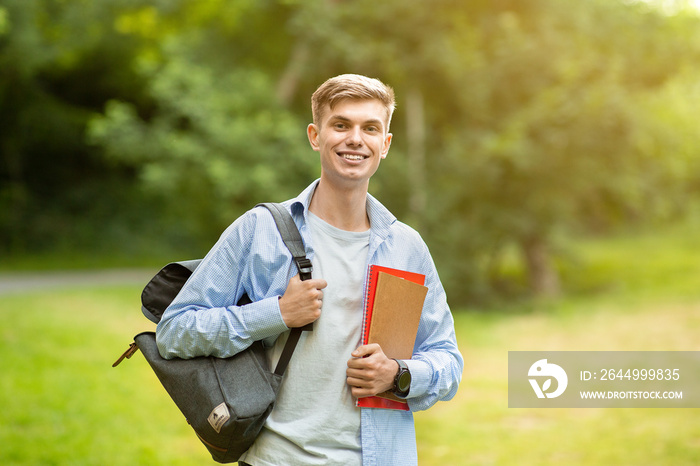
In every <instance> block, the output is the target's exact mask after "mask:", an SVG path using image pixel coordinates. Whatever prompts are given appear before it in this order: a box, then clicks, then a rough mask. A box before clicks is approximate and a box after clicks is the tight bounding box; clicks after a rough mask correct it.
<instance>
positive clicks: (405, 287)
mask: <svg viewBox="0 0 700 466" xmlns="http://www.w3.org/2000/svg"><path fill="white" fill-rule="evenodd" d="M427 293H428V287H426V286H423V285H419V284H417V283H413V282H412V281H409V280H405V279H403V278H400V277H397V276H395V275H391V274H388V273H385V272H379V276H378V277H377V291H376V294H375V297H374V306H373V309H372V321H371V322H370V325H369V336H368V338H367V342H368V343H379V346H381V347H382V351H384V354H386V355H387V357H390V358H393V359H411V356H413V345H414V344H415V342H416V334H417V333H418V323H419V322H420V315H421V312H422V311H423V302H424V301H425V296H426V294H427Z"/></svg>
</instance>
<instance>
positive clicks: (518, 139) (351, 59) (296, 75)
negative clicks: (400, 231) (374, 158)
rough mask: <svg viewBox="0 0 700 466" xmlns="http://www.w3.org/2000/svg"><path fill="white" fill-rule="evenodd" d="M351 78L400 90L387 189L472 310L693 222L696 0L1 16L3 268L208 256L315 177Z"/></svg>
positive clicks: (259, 0)
mask: <svg viewBox="0 0 700 466" xmlns="http://www.w3.org/2000/svg"><path fill="white" fill-rule="evenodd" d="M345 72H354V73H361V74H366V75H369V76H373V77H377V78H380V79H381V80H383V81H385V82H387V83H389V84H390V85H392V86H393V87H394V88H395V89H396V92H397V96H398V110H397V112H396V116H395V119H394V121H393V126H392V132H393V133H394V134H395V138H394V144H393V145H392V152H391V156H390V157H389V158H388V159H387V160H386V163H385V164H383V166H382V168H381V170H380V171H379V173H378V174H377V175H376V179H375V180H373V182H372V184H371V192H372V193H373V194H375V195H376V196H377V197H379V198H380V199H381V200H382V201H383V202H384V203H385V204H386V205H387V206H388V207H389V208H390V209H391V210H392V211H393V212H395V214H396V215H397V216H398V217H399V218H400V219H403V220H404V221H406V222H407V223H409V224H411V225H413V226H414V227H416V228H418V229H419V230H420V231H421V232H422V233H423V236H424V237H425V239H426V241H427V243H428V244H429V246H430V247H431V249H432V251H433V254H434V256H435V260H436V262H437V263H438V266H439V269H440V271H441V275H442V277H443V281H445V284H446V287H447V289H448V292H449V296H450V298H451V300H452V302H453V303H454V305H457V306H464V305H468V304H472V303H477V304H483V303H487V302H489V301H490V300H492V299H494V297H496V296H498V297H499V299H503V298H506V299H508V298H510V297H518V296H523V295H538V296H556V295H558V294H559V293H561V292H562V291H563V290H565V289H566V287H567V286H569V285H570V286H577V285H581V283H574V282H572V281H567V277H566V276H562V275H563V274H564V273H565V270H568V269H570V267H569V266H570V265H571V264H570V262H571V261H572V260H575V258H573V257H571V256H570V255H567V246H568V245H567V242H568V240H570V239H571V238H572V237H575V236H576V235H591V234H593V235H604V234H606V233H609V232H611V231H614V230H619V229H620V228H638V227H640V226H648V225H655V224H660V223H667V222H675V221H679V220H683V219H686V218H688V217H689V216H692V215H695V216H697V212H698V201H699V200H700V144H699V143H700V131H698V126H697V110H696V109H697V108H699V107H700V105H699V104H700V80H699V79H700V78H699V76H700V18H699V17H698V10H697V9H695V8H694V7H693V3H691V2H683V1H663V2H651V1H650V2H643V1H633V0H626V1H625V0H614V1H611V0H586V1H580V2H562V1H556V0H529V1H521V0H493V1H471V2H460V1H454V0H439V1H432V2H424V1H418V0H415V1H414V0H402V1H384V2H379V3H378V2H370V1H363V0H360V1H352V2H348V1H334V0H310V1H295V0H279V1H273V0H237V1H231V0H207V1H188V0H167V1H166V0H100V1H97V0H3V2H2V4H0V156H1V159H0V254H1V255H2V256H3V257H5V258H7V260H8V261H9V262H8V264H10V263H12V261H13V260H16V259H17V258H25V259H26V257H27V256H33V257H35V258H37V257H38V258H39V259H40V260H37V261H34V262H32V264H35V263H39V264H41V262H42V260H41V259H42V258H43V259H46V258H47V256H49V257H53V258H54V259H55V258H57V257H58V258H59V259H60V260H59V261H58V262H60V263H61V265H62V266H70V263H71V262H76V261H77V262H78V263H80V262H81V261H82V263H84V262H85V261H86V260H88V261H102V263H105V264H110V263H112V264H122V265H129V264H139V263H141V264H142V263H144V261H147V260H151V259H155V258H157V259H158V260H160V259H162V258H163V257H172V255H173V254H176V255H177V256H179V257H191V256H193V255H194V256H201V255H202V254H204V253H205V252H206V251H207V250H208V247H209V246H210V245H211V244H213V242H214V241H215V240H216V238H217V237H218V235H219V234H220V233H221V231H222V230H223V229H224V228H225V227H226V226H228V225H229V224H230V223H231V221H232V220H233V219H235V218H236V217H237V216H238V215H240V214H241V213H242V212H244V211H245V210H247V209H249V208H250V207H252V206H253V205H255V204H256V203H258V202H261V201H281V200H284V199H287V198H289V197H292V196H294V195H296V194H297V193H298V192H300V191H301V190H302V189H303V188H304V187H305V186H307V184H308V183H309V182H310V181H311V180H313V179H315V178H316V177H317V176H318V175H319V168H318V166H319V164H318V161H317V160H316V158H315V154H314V153H313V152H312V151H311V150H310V149H309V147H308V143H307V142H306V136H305V126H306V124H307V123H308V122H310V120H311V114H310V108H309V107H310V103H309V99H310V95H311V93H312V92H313V91H314V90H315V89H316V87H317V86H318V85H319V84H320V83H322V82H323V81H324V80H325V79H326V78H328V77H330V76H333V75H336V74H340V73H345ZM71 258H72V259H71ZM20 262H22V261H20ZM44 262H45V263H46V264H48V263H50V262H51V261H49V260H48V259H46V260H45V261H44ZM54 262H56V261H54ZM25 263H26V260H25ZM569 278H570V277H569Z"/></svg>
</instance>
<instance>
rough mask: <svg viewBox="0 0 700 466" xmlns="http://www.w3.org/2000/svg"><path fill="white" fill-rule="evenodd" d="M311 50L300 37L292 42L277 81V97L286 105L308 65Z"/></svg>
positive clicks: (292, 96)
mask: <svg viewBox="0 0 700 466" xmlns="http://www.w3.org/2000/svg"><path fill="white" fill-rule="evenodd" d="M310 57H311V52H310V49H309V44H308V42H307V41H306V40H303V39H300V40H298V41H297V43H296V44H294V48H293V49H292V52H291V54H290V56H289V61H288V62H287V66H286V67H285V68H284V72H283V73H282V76H281V77H280V79H279V81H277V98H278V99H279V101H280V102H282V104H283V105H284V106H288V105H289V104H290V102H291V101H292V99H293V98H294V94H295V93H296V91H297V88H298V87H299V81H300V80H301V77H302V75H303V73H304V70H305V69H306V67H307V66H308V65H309V58H310Z"/></svg>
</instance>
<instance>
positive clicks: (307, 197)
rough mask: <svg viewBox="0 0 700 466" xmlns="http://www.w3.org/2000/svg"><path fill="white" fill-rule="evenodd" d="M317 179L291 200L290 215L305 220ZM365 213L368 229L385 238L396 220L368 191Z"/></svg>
mask: <svg viewBox="0 0 700 466" xmlns="http://www.w3.org/2000/svg"><path fill="white" fill-rule="evenodd" d="M319 181H321V179H320V178H319V179H317V180H316V181H314V182H313V183H311V184H310V185H309V186H308V187H307V188H306V189H305V190H304V191H302V192H301V194H299V195H298V196H297V197H296V198H294V199H292V200H291V210H292V215H301V216H302V217H303V218H304V221H305V222H306V213H307V212H308V210H309V205H310V204H311V198H312V197H313V195H314V191H316V186H318V183H319ZM367 215H369V222H370V230H372V232H374V233H375V234H377V235H379V236H381V237H382V238H386V236H387V235H388V232H389V227H390V226H391V225H392V224H393V223H394V222H395V221H396V217H395V216H394V214H392V213H391V212H389V209H387V208H386V207H384V205H383V204H382V203H381V202H379V201H378V200H377V199H376V198H375V197H374V196H372V195H371V194H369V193H367Z"/></svg>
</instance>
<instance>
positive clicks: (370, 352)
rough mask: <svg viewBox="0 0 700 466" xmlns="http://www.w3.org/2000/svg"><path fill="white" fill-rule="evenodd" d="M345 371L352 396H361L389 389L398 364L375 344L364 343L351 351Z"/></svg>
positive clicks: (392, 384) (392, 383)
mask: <svg viewBox="0 0 700 466" xmlns="http://www.w3.org/2000/svg"><path fill="white" fill-rule="evenodd" d="M352 356H353V358H351V359H350V360H348V363H347V365H348V369H347V371H346V375H347V384H348V385H349V386H350V389H351V392H352V394H353V396H355V397H358V398H361V397H365V396H372V395H376V394H378V393H382V392H385V391H387V390H390V389H391V388H392V387H393V386H394V377H395V376H396V373H397V372H398V369H399V365H398V363H397V362H396V361H394V360H393V359H389V358H388V357H386V355H385V354H384V352H383V351H382V349H381V347H380V346H379V345H377V344H370V345H364V346H360V347H359V348H357V349H356V350H355V351H353V352H352Z"/></svg>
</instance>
